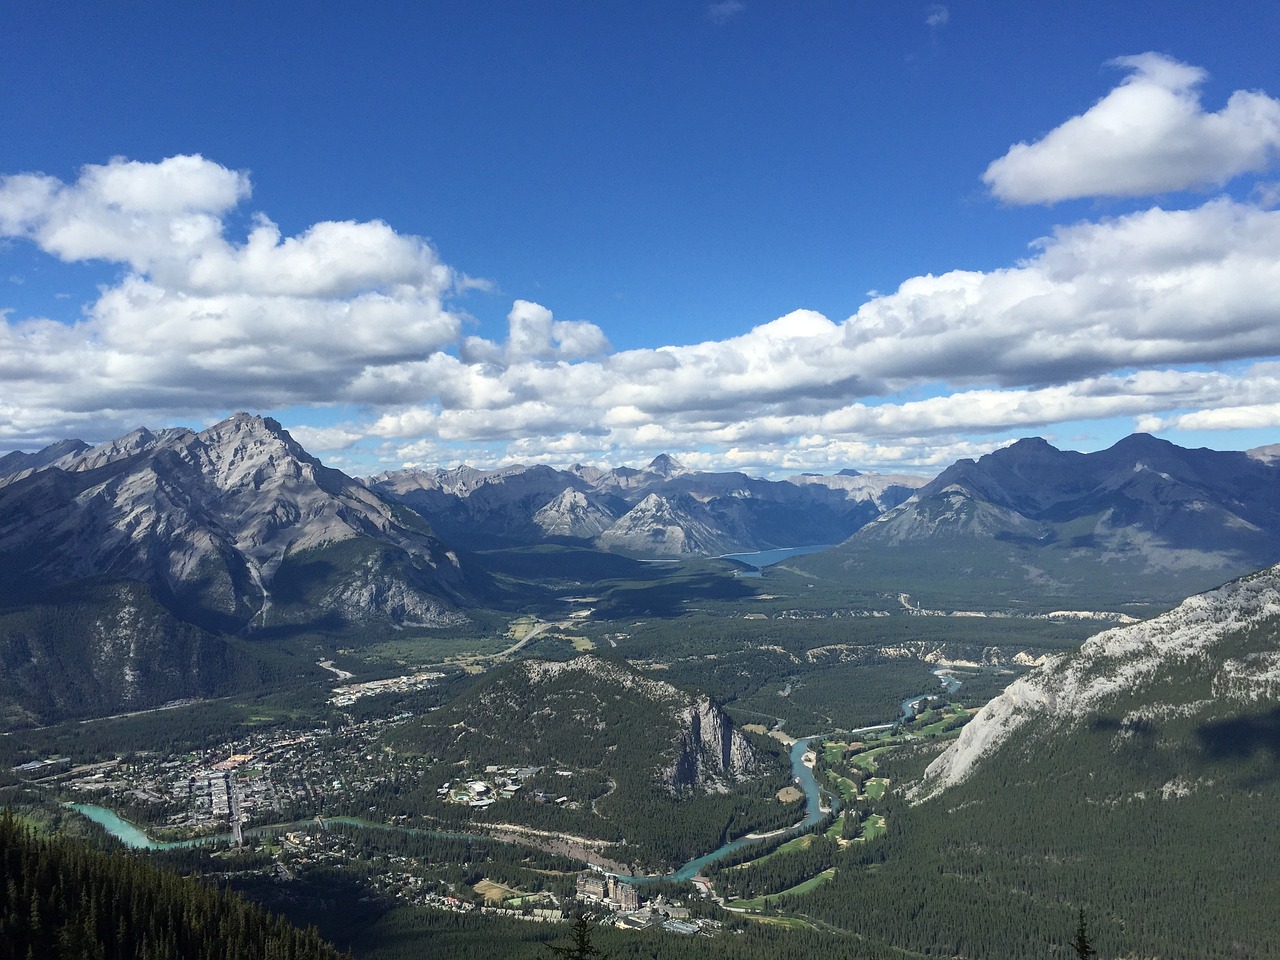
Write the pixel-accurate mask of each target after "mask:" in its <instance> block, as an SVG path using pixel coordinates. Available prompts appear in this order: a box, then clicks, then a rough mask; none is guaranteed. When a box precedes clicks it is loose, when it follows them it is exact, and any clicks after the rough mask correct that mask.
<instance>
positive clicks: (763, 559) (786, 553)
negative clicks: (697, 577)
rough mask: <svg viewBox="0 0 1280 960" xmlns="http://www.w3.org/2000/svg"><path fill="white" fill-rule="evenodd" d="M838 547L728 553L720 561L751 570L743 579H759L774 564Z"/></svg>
mask: <svg viewBox="0 0 1280 960" xmlns="http://www.w3.org/2000/svg"><path fill="white" fill-rule="evenodd" d="M834 546H836V544H834V543H819V544H815V545H814V546H811V547H783V548H782V549H780V550H757V551H756V552H755V553H726V554H724V555H723V556H720V557H717V558H716V559H718V560H733V561H736V562H737V563H740V564H742V565H743V566H746V567H750V568H751V570H749V571H744V572H742V573H740V574H738V575H739V576H741V577H758V576H760V571H761V570H762V569H764V568H765V567H767V566H770V565H771V564H774V563H781V562H782V561H783V560H787V559H789V558H791V557H802V556H804V555H805V554H806V553H821V552H822V551H823V550H830V549H831V548H832V547H834Z"/></svg>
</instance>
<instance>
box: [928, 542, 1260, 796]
mask: <svg viewBox="0 0 1280 960" xmlns="http://www.w3.org/2000/svg"><path fill="white" fill-rule="evenodd" d="M1277 617H1280V567H1270V568H1268V569H1266V570H1263V571H1261V572H1260V573H1257V574H1254V575H1252V576H1249V577H1246V578H1244V579H1242V580H1237V581H1234V582H1232V583H1229V584H1227V585H1226V586H1224V587H1220V588H1219V589H1217V590H1213V591H1210V592H1208V593H1203V594H1199V595H1197V596H1194V597H1191V598H1189V599H1188V600H1186V601H1184V602H1183V603H1182V604H1180V605H1179V606H1178V607H1176V608H1175V609H1173V610H1170V611H1169V612H1168V613H1165V614H1163V615H1161V616H1159V617H1156V618H1154V619H1151V620H1147V621H1144V622H1142V623H1137V624H1133V625H1131V626H1124V627H1116V628H1114V629H1111V630H1107V631H1104V632H1102V633H1099V634H1096V635H1095V636H1093V637H1091V638H1089V639H1088V640H1086V641H1085V642H1084V644H1083V645H1082V646H1081V647H1080V649H1079V651H1077V652H1076V653H1074V654H1063V655H1059V656H1056V657H1053V658H1051V659H1049V660H1047V661H1046V662H1045V663H1044V664H1043V665H1042V666H1041V667H1039V668H1038V669H1036V670H1035V671H1033V672H1032V673H1030V674H1028V675H1027V676H1025V677H1023V678H1022V679H1020V680H1017V681H1015V682H1014V683H1013V684H1011V685H1010V686H1009V687H1008V688H1007V689H1006V690H1005V691H1004V693H1002V694H1001V695H1000V696H999V697H996V698H995V699H994V700H992V701H991V702H990V703H988V704H987V705H986V706H985V707H983V708H982V709H981V710H980V711H979V712H978V713H977V715H975V716H974V718H973V720H971V721H970V722H969V723H968V724H967V725H966V726H965V727H964V728H963V729H962V730H961V732H960V736H959V738H958V739H957V740H956V741H955V743H953V744H952V745H951V746H950V747H949V748H948V749H947V750H946V751H945V752H944V753H943V754H942V755H941V756H939V757H938V758H937V759H936V760H934V761H933V763H931V764H930V765H929V767H928V769H927V770H926V772H925V777H924V780H923V783H922V785H921V787H920V788H919V789H918V790H917V791H916V792H915V796H914V799H917V800H920V799H926V798H928V797H929V796H932V795H934V794H936V793H938V792H940V791H941V790H944V789H945V788H947V787H949V786H953V785H955V784H957V783H960V782H962V781H963V780H965V779H966V778H967V777H968V776H969V775H970V774H971V773H972V772H973V770H974V769H975V768H976V767H977V765H978V764H979V763H980V762H981V761H982V759H983V758H984V757H986V756H988V755H989V754H991V753H992V752H993V751H995V750H998V749H999V748H1000V747H1001V746H1002V745H1003V744H1004V743H1005V742H1007V741H1008V740H1009V738H1010V737H1011V736H1012V734H1013V733H1014V732H1015V731H1017V730H1018V729H1019V728H1020V727H1022V726H1023V725H1025V724H1026V723H1027V722H1028V721H1030V720H1032V719H1037V718H1039V719H1047V720H1048V721H1049V722H1051V723H1053V724H1055V725H1057V726H1059V727H1068V728H1069V727H1070V726H1072V725H1074V724H1076V723H1078V722H1080V721H1082V720H1083V719H1085V718H1086V717H1088V716H1090V715H1092V714H1094V713H1096V712H1097V711H1098V710H1099V709H1100V708H1101V707H1103V706H1104V705H1106V704H1107V703H1109V702H1111V701H1113V700H1114V699H1116V698H1118V697H1119V696H1121V695H1123V694H1128V693H1133V692H1139V691H1143V690H1145V689H1150V688H1153V686H1154V683H1155V682H1158V677H1157V674H1158V673H1159V671H1160V670H1161V669H1162V668H1164V667H1167V666H1171V665H1173V666H1176V665H1183V664H1192V663H1203V662H1207V660H1206V658H1207V657H1208V656H1209V655H1210V654H1212V652H1213V649H1214V648H1215V647H1216V646H1217V645H1218V644H1220V643H1221V642H1222V641H1224V640H1225V639H1227V638H1229V637H1231V636H1234V635H1237V634H1239V633H1241V632H1242V631H1244V630H1246V629H1248V628H1249V627H1251V626H1255V625H1258V624H1260V623H1262V622H1264V621H1267V620H1271V619H1274V618H1277ZM1212 690H1213V693H1214V696H1215V697H1216V698H1217V700H1218V701H1224V700H1229V701H1235V702H1242V703H1247V702H1253V701H1256V700H1258V699H1261V698H1264V697H1274V696H1275V695H1276V694H1277V691H1278V690H1280V651H1275V652H1271V651H1262V652H1257V653H1254V654H1251V655H1249V656H1247V657H1245V658H1242V659H1236V658H1227V659H1225V660H1224V662H1223V664H1222V665H1221V666H1220V667H1219V668H1218V670H1217V672H1216V673H1215V674H1214V676H1213V678H1212ZM1164 706H1168V708H1169V710H1170V711H1173V712H1181V713H1184V714H1185V713H1187V712H1188V711H1193V710H1194V708H1195V707H1197V706H1199V705H1196V704H1193V705H1191V706H1187V705H1181V704H1169V705H1162V704H1159V703H1155V704H1152V705H1149V706H1147V707H1145V708H1143V709H1142V710H1140V711H1138V713H1141V714H1143V715H1151V716H1156V715H1160V714H1161V713H1162V711H1163V707H1164ZM1135 716H1136V714H1135Z"/></svg>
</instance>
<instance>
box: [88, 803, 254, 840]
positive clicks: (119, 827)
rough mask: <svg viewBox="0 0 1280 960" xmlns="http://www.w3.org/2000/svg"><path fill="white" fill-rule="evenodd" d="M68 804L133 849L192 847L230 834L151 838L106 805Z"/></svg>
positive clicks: (223, 838) (226, 837)
mask: <svg viewBox="0 0 1280 960" xmlns="http://www.w3.org/2000/svg"><path fill="white" fill-rule="evenodd" d="M68 806H69V807H71V809H72V810H75V811H76V812H77V813H80V814H83V815H84V816H86V817H88V818H89V819H90V820H92V821H93V822H94V823H96V824H98V825H99V826H101V827H102V828H103V829H104V830H106V831H107V833H109V834H111V835H112V836H113V837H115V838H116V839H117V840H119V841H120V842H121V843H123V844H124V845H125V846H126V847H131V848H133V849H134V850H172V849H173V848H174V847H194V846H197V845H199V844H202V843H214V842H216V841H218V840H230V839H231V834H229V833H224V834H220V835H219V836H216V837H200V838H198V839H195V840H174V841H169V842H166V841H162V840H152V839H151V838H150V837H148V836H147V834H146V832H145V831H144V830H143V829H142V828H141V827H139V826H138V825H137V824H134V823H130V822H129V821H128V820H125V819H124V818H122V817H120V816H118V815H117V814H115V813H113V812H112V811H110V810H108V809H107V808H106V807H99V806H97V805H95V804H92V803H71V804H68Z"/></svg>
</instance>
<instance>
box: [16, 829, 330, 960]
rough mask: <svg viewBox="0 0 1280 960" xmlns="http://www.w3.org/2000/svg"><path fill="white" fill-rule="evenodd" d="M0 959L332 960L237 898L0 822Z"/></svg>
mask: <svg viewBox="0 0 1280 960" xmlns="http://www.w3.org/2000/svg"><path fill="white" fill-rule="evenodd" d="M0 880H2V882H0V960H44V958H50V960H52V958H67V960H72V958H74V960H82V958H83V960H227V958H235V960H258V958H261V960H338V958H339V957H340V956H341V954H339V953H338V951H336V950H334V949H333V948H332V947H330V946H329V945H328V944H326V943H324V942H323V941H322V940H321V939H320V938H319V936H318V935H317V934H316V933H314V932H313V931H302V930H299V929H297V928H296V927H293V926H290V925H289V924H288V923H286V922H285V921H283V920H281V919H279V918H277V917H273V916H272V915H270V914H268V913H266V912H265V911H264V910H262V909H261V908H259V907H256V906H253V905H252V904H249V903H248V902H246V901H245V900H243V899H242V898H241V897H239V896H238V895H236V894H233V893H230V892H227V891H221V890H217V889H214V888H213V887H209V886H206V885H204V884H201V883H198V882H197V881H195V880H192V879H190V878H186V877H182V876H179V875H178V874H176V873H172V872H170V871H167V870H161V869H158V868H157V867H155V866H153V865H152V864H150V863H148V862H147V861H145V860H143V859H139V858H134V857H129V856H126V855H123V854H105V853H100V852H97V851H95V850H91V849H89V848H88V847H86V846H83V845H80V844H77V843H75V842H74V841H71V840H67V839H62V838H50V837H36V836H34V835H33V834H32V833H31V832H30V831H29V830H28V829H27V828H25V827H24V826H22V825H21V824H20V823H18V822H17V820H16V819H15V818H14V817H13V816H12V815H11V814H9V813H7V812H6V813H5V814H3V815H0Z"/></svg>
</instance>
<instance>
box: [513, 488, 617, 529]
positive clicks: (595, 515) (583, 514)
mask: <svg viewBox="0 0 1280 960" xmlns="http://www.w3.org/2000/svg"><path fill="white" fill-rule="evenodd" d="M616 519H617V517H616V516H614V514H612V513H610V512H609V511H608V510H607V509H606V508H605V507H604V506H603V505H602V504H601V503H600V502H599V501H598V500H596V499H595V498H594V497H590V496H588V495H587V494H585V493H583V492H582V491H581V490H574V489H573V488H572V487H565V488H564V490H562V491H561V492H560V493H559V494H558V495H557V496H556V498H555V499H554V500H552V501H551V502H550V503H548V504H546V505H545V506H543V507H541V508H540V509H539V510H538V511H537V512H536V513H535V514H534V515H533V522H534V524H535V525H536V526H537V527H538V528H539V529H541V530H542V532H543V533H545V534H546V535H547V536H549V537H575V538H578V539H581V540H590V539H592V538H594V537H598V536H599V535H600V534H602V533H604V531H606V530H608V529H609V527H610V526H612V525H613V523H614V521H615V520H616Z"/></svg>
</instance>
